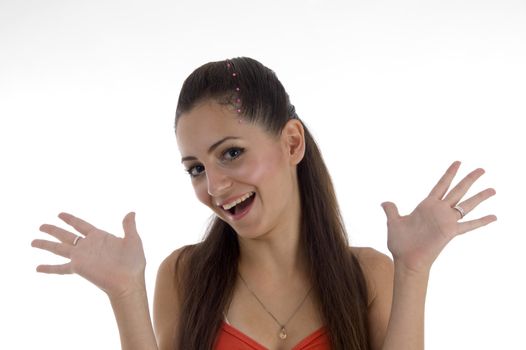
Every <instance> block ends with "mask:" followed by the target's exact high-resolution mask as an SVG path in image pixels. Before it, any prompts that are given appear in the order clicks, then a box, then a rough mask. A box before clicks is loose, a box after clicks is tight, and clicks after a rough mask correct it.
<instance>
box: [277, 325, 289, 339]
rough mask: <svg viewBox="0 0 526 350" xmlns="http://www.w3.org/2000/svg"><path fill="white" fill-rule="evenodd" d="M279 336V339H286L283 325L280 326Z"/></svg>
mask: <svg viewBox="0 0 526 350" xmlns="http://www.w3.org/2000/svg"><path fill="white" fill-rule="evenodd" d="M279 337H280V339H281V340H285V339H287V331H286V330H285V327H281V331H280V332H279Z"/></svg>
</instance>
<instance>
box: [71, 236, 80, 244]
mask: <svg viewBox="0 0 526 350" xmlns="http://www.w3.org/2000/svg"><path fill="white" fill-rule="evenodd" d="M81 238H82V237H80V236H77V237H75V239H74V240H73V245H74V246H76V245H77V243H78V242H79V240H80V239H81Z"/></svg>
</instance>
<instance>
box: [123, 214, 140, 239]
mask: <svg viewBox="0 0 526 350" xmlns="http://www.w3.org/2000/svg"><path fill="white" fill-rule="evenodd" d="M122 227H123V228H124V235H125V237H129V238H130V237H136V236H139V234H138V233H137V226H136V224H135V213H134V212H130V213H128V214H127V215H126V216H125V217H124V220H122Z"/></svg>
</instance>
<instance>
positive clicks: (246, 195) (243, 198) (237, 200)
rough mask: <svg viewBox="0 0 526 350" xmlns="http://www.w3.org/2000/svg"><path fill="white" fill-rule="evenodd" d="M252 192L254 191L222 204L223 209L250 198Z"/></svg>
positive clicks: (230, 207)
mask: <svg viewBox="0 0 526 350" xmlns="http://www.w3.org/2000/svg"><path fill="white" fill-rule="evenodd" d="M253 193H254V192H249V193H247V194H245V195H244V196H242V197H240V198H238V199H236V200H235V201H232V202H230V203H228V204H223V209H225V210H228V209H232V208H233V207H235V206H236V205H238V204H239V203H241V202H243V201H244V200H247V199H248V198H250V196H252V194H253Z"/></svg>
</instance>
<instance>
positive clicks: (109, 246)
mask: <svg viewBox="0 0 526 350" xmlns="http://www.w3.org/2000/svg"><path fill="white" fill-rule="evenodd" d="M59 218H60V219H62V220H63V221H64V222H65V223H67V224H68V225H70V226H72V227H73V228H74V229H75V230H76V231H78V232H79V233H80V234H81V235H82V236H79V235H77V234H75V233H72V232H70V231H67V230H64V229H62V228H60V227H57V226H54V225H48V224H44V225H42V226H40V231H42V232H46V233H48V234H50V235H51V236H53V237H55V238H57V239H58V240H59V241H60V242H52V241H48V240H42V239H36V240H34V241H33V242H32V243H31V245H32V246H33V247H36V248H40V249H44V250H47V251H50V252H52V253H54V254H57V255H60V256H63V257H65V258H68V259H70V261H69V262H67V263H65V264H62V265H39V266H38V267H37V271H38V272H43V273H54V274H71V273H76V274H78V275H80V276H82V277H84V278H86V279H87V280H88V281H90V282H92V283H93V284H95V285H96V286H97V287H99V288H100V289H102V290H103V291H105V292H106V293H107V294H108V296H110V297H117V298H118V297H121V296H125V295H126V294H127V293H131V292H134V291H136V290H137V289H141V288H144V269H145V266H146V259H145V257H144V251H143V247H142V242H141V238H140V237H139V234H138V233H137V229H136V226H135V213H128V214H127V215H126V216H125V217H124V220H123V222H122V225H123V228H124V234H125V235H124V238H119V237H116V236H114V235H112V234H110V233H108V232H105V231H102V230H100V229H98V228H96V227H94V226H93V225H91V224H89V223H87V222H86V221H84V220H82V219H79V218H77V217H75V216H73V215H71V214H67V213H60V214H59Z"/></svg>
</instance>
